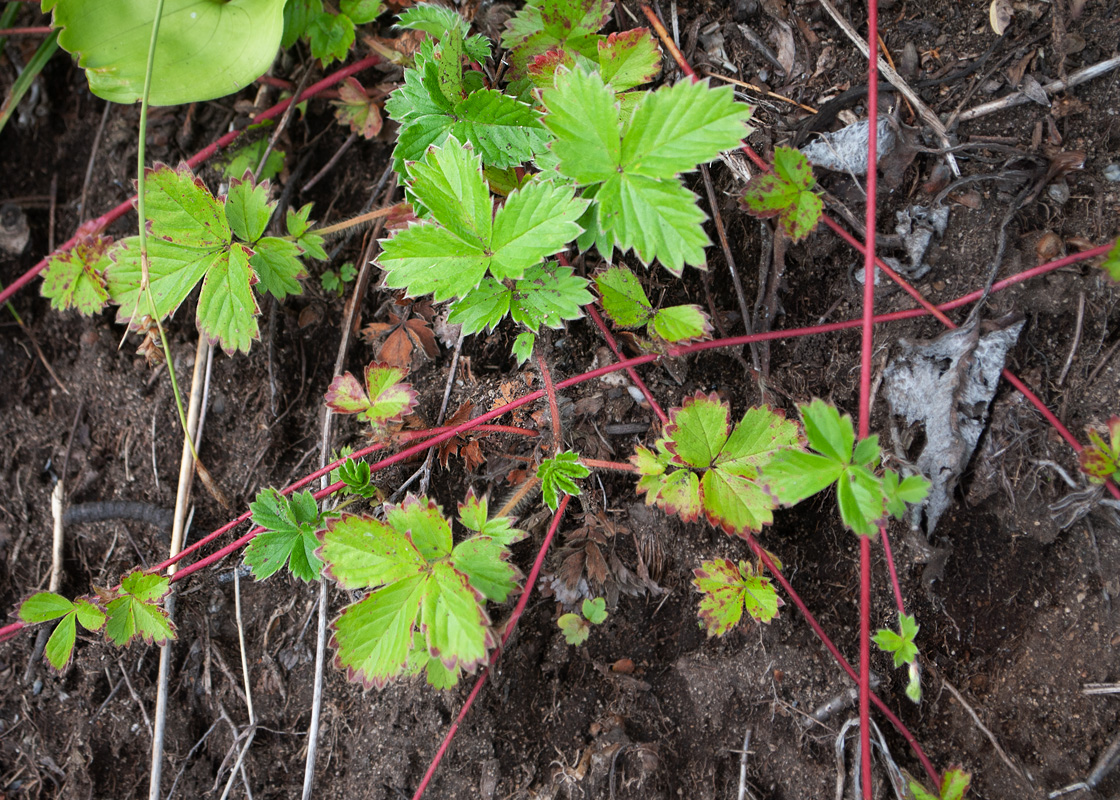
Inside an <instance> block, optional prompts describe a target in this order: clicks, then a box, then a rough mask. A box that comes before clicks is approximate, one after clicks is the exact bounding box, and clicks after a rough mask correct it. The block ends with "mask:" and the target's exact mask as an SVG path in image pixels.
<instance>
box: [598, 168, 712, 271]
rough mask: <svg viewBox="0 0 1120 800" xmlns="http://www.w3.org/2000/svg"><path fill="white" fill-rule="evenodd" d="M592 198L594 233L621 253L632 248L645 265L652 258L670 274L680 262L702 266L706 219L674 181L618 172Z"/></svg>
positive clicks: (678, 268) (706, 241)
mask: <svg viewBox="0 0 1120 800" xmlns="http://www.w3.org/2000/svg"><path fill="white" fill-rule="evenodd" d="M596 199H597V200H598V202H599V218H598V224H599V229H600V230H601V231H603V233H604V235H606V236H609V237H613V239H614V245H615V246H616V247H617V248H618V249H619V250H621V251H622V252H624V253H625V252H626V251H627V250H631V249H633V251H634V253H635V254H636V255H637V256H638V258H639V259H641V262H642V263H643V264H647V265H648V264H651V263H653V261H654V260H655V259H656V260H657V261H660V262H661V265H662V266H664V267H665V268H666V269H668V270H669V271H670V272H672V273H673V274H674V275H680V274H681V272H682V271H683V270H684V265H685V264H690V265H692V266H694V267H699V266H703V265H704V263H705V261H704V248H705V247H707V246H708V245H709V244H711V240H710V239H708V234H706V233H705V232H704V227H703V223H704V220H706V219H707V218H708V217H707V215H706V214H705V213H704V212H703V211H701V210H700V207H699V206H697V205H696V195H694V194H693V193H692V192H690V191H689V190H688V189H686V188H685V187H684V186H682V185H681V184H680V182H679V181H676V180H656V179H654V178H649V177H646V176H645V175H632V174H629V173H625V172H622V173H617V174H615V175H614V176H612V177H611V178H610V179H609V180H607V181H606V182H605V183H603V185H602V186H601V187H600V188H599V193H598V194H597V195H596ZM603 255H606V254H603Z"/></svg>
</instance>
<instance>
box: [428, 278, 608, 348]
mask: <svg viewBox="0 0 1120 800" xmlns="http://www.w3.org/2000/svg"><path fill="white" fill-rule="evenodd" d="M574 272H575V270H573V269H572V268H571V267H561V266H559V265H558V264H556V263H555V262H552V261H550V262H548V263H546V264H538V265H537V266H534V267H530V268H529V269H527V270H526V271H525V275H524V277H523V278H521V280H518V281H516V282H513V286H506V285H505V284H504V283H499V282H498V281H496V280H494V279H493V278H483V279H482V283H480V284H479V285H478V287H477V288H475V289H474V290H472V291H470V292H468V293H467V295H466V296H465V297H463V298H461V299H459V300H457V301H455V303H454V305H452V308H451V314H450V316H449V317H448V321H449V322H451V323H453V324H456V323H457V324H462V325H463V333H464V334H468V335H469V334H472V333H478V332H479V331H482V330H484V329H490V330H493V329H494V328H495V327H497V325H498V323H499V322H501V321H502V320H503V319H504V318H505V317H506V315H507V314H508V315H510V316H512V317H513V320H514V321H515V322H519V323H521V324H522V325H524V326H525V327H526V328H529V329H530V330H531V331H533V332H535V331H536V330H537V329H538V328H540V326H541V325H545V326H547V327H549V328H559V327H561V325H562V324H563V320H568V319H579V318H580V317H582V316H583V307H584V306H585V305H587V304H588V303H590V302H591V300H592V297H591V294H590V292H588V291H587V281H586V280H585V279H584V278H581V277H579V276H577V275H575V274H574Z"/></svg>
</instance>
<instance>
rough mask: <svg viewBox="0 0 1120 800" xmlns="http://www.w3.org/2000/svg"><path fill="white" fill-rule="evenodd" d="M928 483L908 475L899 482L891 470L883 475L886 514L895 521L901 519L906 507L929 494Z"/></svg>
mask: <svg viewBox="0 0 1120 800" xmlns="http://www.w3.org/2000/svg"><path fill="white" fill-rule="evenodd" d="M929 487H930V483H929V481H928V480H926V479H925V478H924V477H923V476H921V475H909V476H907V477H906V478H903V479H902V480H901V481H900V480H899V474H898V473H897V472H895V471H894V470H893V469H888V470H886V471H885V472H884V473H883V495H884V496H885V497H886V498H887V512H888V513H889V514H890V515H891V516H892V517H894V518H895V519H902V517H903V515H904V514H905V513H906V505H907V504H908V503H909V504H911V505H917V504H918V503H920V502H922V501H923V500H925V499H926V495H928V494H929Z"/></svg>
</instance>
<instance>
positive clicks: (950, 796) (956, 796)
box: [909, 767, 972, 800]
mask: <svg viewBox="0 0 1120 800" xmlns="http://www.w3.org/2000/svg"><path fill="white" fill-rule="evenodd" d="M971 783H972V775H971V774H969V773H967V772H965V771H964V770H963V769H961V768H960V767H950V768H949V769H947V770H945V774H944V775H942V776H941V791H940V792H938V793H937V794H930V793H929V792H928V791H926V789H925V787H924V786H922V785H921V784H920V783H918V782H917V781H916V780H914V779H913V778H911V779H910V787H909V788H910V791H911V793H913V795H914V800H962V798H963V797H964V796H965V793H966V792H968V787H969V785H970V784H971Z"/></svg>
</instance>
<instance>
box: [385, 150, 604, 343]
mask: <svg viewBox="0 0 1120 800" xmlns="http://www.w3.org/2000/svg"><path fill="white" fill-rule="evenodd" d="M409 175H410V177H411V178H412V183H411V186H410V191H411V192H412V194H413V195H414V196H415V197H416V198H417V200H418V201H419V202H420V203H421V204H422V205H423V206H424V207H426V208H428V209H429V210H430V212H431V214H432V216H433V217H434V218H435V220H436V222H437V223H438V225H435V224H431V223H421V224H418V225H412V226H410V227H409V228H406V229H405V230H403V231H399V232H398V233H397V234H396V235H395V236H393V237H392V238H391V239H387V240H384V241H383V242H382V248H383V252H382V254H381V256H380V257H379V258H378V263H379V264H380V265H381V267H382V268H383V269H385V270H387V271H388V273H389V274H388V275H387V276H386V279H385V282H386V284H387V285H389V286H392V287H396V288H406V289H407V291H408V293H409V294H410V295H413V296H417V295H424V294H434V295H435V299H436V300H447V299H449V298H452V297H465V296H466V295H467V294H468V293H470V292H471V290H473V289H475V287H477V286H479V284H480V283H481V282H482V280H483V278H484V277H485V275H486V272H487V270H489V271H491V272H492V273H493V275H494V277H495V278H496V279H497V280H503V279H506V278H514V279H517V278H521V277H522V276H523V275H524V274H525V271H526V270H527V269H529V268H530V267H532V266H534V265H536V264H537V263H538V262H539V261H540V260H541V259H543V258H545V257H546V256H549V255H552V254H553V253H556V252H559V251H560V250H562V249H564V247H565V246H566V245H567V243H568V242H569V241H571V240H572V239H574V238H575V237H576V236H578V235H579V232H580V230H581V229H580V227H579V226H578V225H577V224H576V223H575V220H576V219H578V218H579V217H580V215H581V214H582V213H583V212H584V210H585V209H586V208H587V205H588V201H586V200H582V199H576V198H575V196H574V191H573V189H572V188H571V187H569V186H563V185H557V184H550V183H545V182H532V183H529V184H528V185H526V186H524V187H522V188H521V189H518V190H516V191H514V192H513V193H511V194H510V196H509V198H508V199H507V200H506V203H505V204H504V205H503V206H502V207H501V208H500V209H498V211H497V212H496V213H495V212H494V211H493V206H492V205H491V200H490V195H489V190H488V189H487V186H486V181H485V179H484V178H483V173H482V164H481V162H480V159H479V158H478V157H477V156H475V155H474V154H473V153H472V152H471V150H470V148H467V147H464V146H462V145H460V144H459V142H458V141H457V140H456V139H455V138H451V139H448V141H447V144H446V145H444V146H443V147H437V148H433V149H432V150H431V151H430V152H429V153H427V154H426V155H425V157H424V159H423V160H422V161H421V162H418V163H417V164H413V165H411V166H410V168H409ZM496 293H497V287H495V286H490V287H488V288H487V289H484V290H483V295H482V297H481V298H480V303H479V306H480V307H479V308H478V309H476V310H475V312H474V313H473V314H472V316H471V320H472V324H473V325H478V326H479V329H481V327H482V326H484V325H492V324H496V321H495V320H496V314H497V306H500V305H501V304H502V301H500V300H498V299H496V298H495V299H491V298H493V296H494V295H495V294H496ZM482 306H486V307H485V308H483V307H482Z"/></svg>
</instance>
